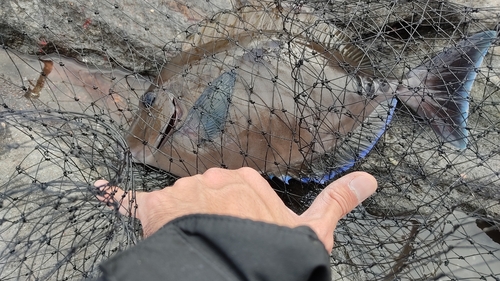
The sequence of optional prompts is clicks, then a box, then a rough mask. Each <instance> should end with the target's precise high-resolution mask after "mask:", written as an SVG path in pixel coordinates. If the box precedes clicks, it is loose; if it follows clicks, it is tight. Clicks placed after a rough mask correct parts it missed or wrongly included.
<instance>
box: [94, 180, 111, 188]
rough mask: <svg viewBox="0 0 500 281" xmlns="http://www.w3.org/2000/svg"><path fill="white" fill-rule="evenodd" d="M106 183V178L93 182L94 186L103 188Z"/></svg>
mask: <svg viewBox="0 0 500 281" xmlns="http://www.w3.org/2000/svg"><path fill="white" fill-rule="evenodd" d="M107 185H108V181H107V180H96V181H95V182H94V186H95V187H97V188H103V187H105V186H107Z"/></svg>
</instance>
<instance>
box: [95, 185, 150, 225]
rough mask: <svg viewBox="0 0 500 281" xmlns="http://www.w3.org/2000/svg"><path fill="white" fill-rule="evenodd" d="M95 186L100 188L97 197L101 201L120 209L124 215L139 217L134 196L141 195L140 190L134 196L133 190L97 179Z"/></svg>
mask: <svg viewBox="0 0 500 281" xmlns="http://www.w3.org/2000/svg"><path fill="white" fill-rule="evenodd" d="M94 186H95V187H97V188H98V189H99V192H98V194H97V199H99V200H100V201H101V202H104V203H106V205H107V206H108V207H110V208H113V209H115V210H118V211H119V212H120V214H122V215H125V216H135V217H137V213H136V211H137V208H136V206H137V205H136V204H135V202H136V200H134V198H137V197H138V196H141V195H140V193H139V192H136V193H135V196H132V192H125V191H124V190H123V189H121V188H119V187H117V186H111V185H109V183H108V181H106V180H97V181H96V182H95V183H94Z"/></svg>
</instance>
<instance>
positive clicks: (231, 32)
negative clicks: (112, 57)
mask: <svg viewBox="0 0 500 281" xmlns="http://www.w3.org/2000/svg"><path fill="white" fill-rule="evenodd" d="M495 38H496V33H495V32H494V31H485V32H482V33H478V34H475V35H473V36H470V37H468V38H466V39H464V40H463V41H460V42H458V43H457V44H456V45H455V46H453V47H450V48H447V49H445V50H443V51H442V52H441V53H439V54H437V55H436V56H435V57H434V58H431V59H429V60H428V61H427V62H425V63H423V64H422V65H420V66H418V67H416V68H414V69H413V70H411V71H409V73H407V74H406V76H405V77H404V78H400V79H388V78H378V77H377V76H376V75H375V74H374V72H373V71H370V69H373V67H372V66H371V65H372V64H371V62H370V61H369V60H368V57H367V55H366V54H365V53H364V52H363V51H362V50H360V49H359V48H358V47H356V46H355V45H354V44H353V43H352V40H351V39H350V38H349V36H347V35H346V34H345V33H343V32H342V31H341V30H339V29H337V28H336V27H335V26H333V25H332V24H331V23H328V22H327V21H326V20H323V19H321V18H319V17H316V16H315V15H314V14H313V13H308V12H305V11H299V10H297V9H290V11H289V12H288V13H287V12H286V11H285V10H284V9H282V7H280V9H278V8H275V9H272V8H269V9H268V8H254V7H244V8H242V9H240V10H239V11H237V12H222V13H220V14H218V15H216V16H215V17H213V18H212V19H210V20H207V21H205V22H203V23H201V24H200V25H199V29H198V32H197V33H195V34H194V35H192V36H190V37H188V41H187V42H184V43H183V47H182V51H181V52H180V53H179V55H177V56H175V57H173V58H172V59H171V60H170V61H169V62H168V63H167V64H166V65H165V66H164V68H163V69H162V71H161V73H160V75H159V76H158V78H157V81H156V85H160V86H156V85H152V86H151V87H150V89H149V90H148V91H147V92H146V93H145V94H144V95H143V96H142V98H141V102H140V105H139V107H140V109H139V112H138V113H137V117H136V119H135V121H134V123H133V124H132V126H131V128H130V134H129V135H128V137H127V141H128V143H129V144H130V150H131V152H132V154H133V156H134V158H135V159H136V161H139V162H142V163H145V164H149V165H152V166H156V167H159V168H161V169H164V170H167V171H169V172H171V173H172V174H174V175H177V176H187V175H192V174H196V173H200V172H203V171H205V170H206V169H208V168H210V167H227V168H239V167H242V166H250V167H253V168H256V169H257V170H259V171H261V172H262V173H263V174H267V175H268V176H270V177H279V178H281V179H282V180H284V181H288V180H289V179H290V178H296V179H299V180H301V181H303V182H311V181H312V182H318V183H324V182H325V181H328V180H330V179H332V178H333V177H334V176H335V175H337V174H338V173H340V172H343V171H346V170H347V169H349V168H351V167H352V166H353V165H354V163H355V162H356V161H357V160H359V159H361V158H363V157H365V156H366V154H367V153H368V152H369V151H370V150H371V149H372V147H373V146H374V145H375V143H376V142H377V141H378V139H379V138H380V136H381V135H382V134H383V133H384V132H385V130H386V128H387V125H388V124H389V122H390V121H391V118H392V116H393V114H394V108H395V106H396V103H397V102H398V100H399V101H400V102H402V103H404V104H405V105H406V106H407V107H409V108H410V109H412V110H413V111H414V112H415V113H416V114H418V115H419V116H421V117H422V118H424V119H425V120H427V121H428V123H429V124H430V126H432V128H433V130H434V131H435V132H436V133H437V135H438V136H439V137H440V139H441V140H442V141H443V142H446V143H449V144H451V145H453V146H455V147H457V148H459V149H464V148H465V147H466V145H467V130H466V128H465V124H466V120H467V116H468V107H469V102H468V95H469V92H470V90H471V87H472V84H473V81H474V79H475V77H476V71H477V68H478V67H479V66H480V64H481V63H482V60H483V58H484V56H485V55H486V52H487V50H488V48H489V47H490V45H491V43H492V42H493V41H494V40H495ZM325 154H328V155H329V157H330V158H331V159H333V160H332V161H330V163H334V164H333V165H330V166H329V167H327V168H324V167H322V170H320V171H318V169H316V168H315V167H316V163H317V162H319V161H320V159H321V157H323V156H324V155H325Z"/></svg>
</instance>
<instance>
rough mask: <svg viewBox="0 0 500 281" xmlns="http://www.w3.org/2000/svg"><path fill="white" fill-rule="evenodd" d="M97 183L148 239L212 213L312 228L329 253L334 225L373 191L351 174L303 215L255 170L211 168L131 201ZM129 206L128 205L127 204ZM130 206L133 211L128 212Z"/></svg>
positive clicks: (371, 184)
mask: <svg viewBox="0 0 500 281" xmlns="http://www.w3.org/2000/svg"><path fill="white" fill-rule="evenodd" d="M107 184H108V182H107V181H105V180H98V181H96V182H95V184H94V185H95V186H96V187H99V188H100V190H101V191H102V193H101V195H98V198H99V200H101V201H103V202H106V203H108V204H109V205H110V206H113V205H115V206H118V205H116V204H113V203H118V202H120V204H119V212H120V213H121V214H123V215H127V216H131V215H135V216H136V217H137V218H138V219H139V220H140V221H141V223H142V226H143V231H144V236H146V237H147V236H149V235H151V234H153V233H154V232H156V231H157V230H158V229H160V228H161V227H162V226H163V225H165V224H166V223H167V222H169V221H171V220H173V219H175V218H178V217H181V216H184V215H189V214H199V213H201V214H216V215H228V216H234V217H239V218H245V219H251V220H254V221H263V222H267V223H273V224H277V225H281V226H287V227H292V228H293V227H297V226H300V225H306V226H309V227H311V228H312V229H313V230H314V232H315V233H316V234H317V235H318V238H319V239H320V240H321V241H322V242H323V244H324V245H325V248H326V250H327V251H328V252H331V250H332V248H333V232H334V230H335V227H336V225H337V222H338V221H339V220H340V219H341V218H342V217H344V216H345V215H346V214H347V213H349V212H350V211H351V210H352V209H354V208H355V207H356V206H357V205H358V204H359V203H361V202H362V201H363V200H365V199H366V198H368V197H369V196H370V195H371V194H372V193H374V192H375V190H376V188H377V182H376V180H375V178H374V177H373V176H371V175H369V174H367V173H364V172H353V173H350V174H348V175H346V176H344V177H342V178H340V179H338V180H336V181H335V182H333V183H331V184H330V185H328V186H327V187H326V188H325V189H324V190H323V191H322V192H321V193H320V194H319V195H318V197H317V198H316V199H315V200H314V202H313V204H312V205H311V206H310V207H309V209H307V210H306V211H305V212H304V213H303V214H302V215H300V216H299V215H297V214H295V213H294V212H293V211H291V210H290V209H289V208H288V207H286V206H285V204H284V203H283V201H282V200H281V199H280V198H279V197H278V195H277V194H276V192H275V191H274V190H273V189H272V188H271V186H270V185H269V183H268V182H267V181H266V180H265V179H264V178H263V177H262V176H261V175H260V174H259V173H258V172H257V171H255V170H253V169H251V168H240V169H238V170H225V169H219V168H212V169H209V170H207V171H206V172H205V173H204V174H202V175H195V176H191V177H185V178H181V179H179V180H177V181H176V182H175V183H174V185H172V186H170V187H166V188H164V189H162V190H156V191H153V192H136V193H135V198H132V194H131V193H130V192H128V193H126V192H124V191H123V190H122V189H120V188H118V187H113V186H108V185H107ZM131 203H132V204H131ZM129 206H133V207H132V208H133V209H129Z"/></svg>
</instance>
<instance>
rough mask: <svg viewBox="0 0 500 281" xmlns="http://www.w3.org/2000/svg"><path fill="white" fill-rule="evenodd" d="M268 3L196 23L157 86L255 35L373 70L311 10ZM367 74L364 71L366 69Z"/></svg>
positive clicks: (245, 43)
mask: <svg viewBox="0 0 500 281" xmlns="http://www.w3.org/2000/svg"><path fill="white" fill-rule="evenodd" d="M271 3H274V1H270V2H269V5H264V4H263V5H260V6H244V7H242V8H240V9H238V10H237V11H229V10H227V11H222V12H219V13H217V14H216V15H214V16H213V17H211V18H210V19H207V20H204V21H202V22H200V23H198V24H196V27H197V31H196V32H194V33H192V34H189V35H188V36H187V37H186V38H185V41H183V42H182V48H181V52H180V53H179V54H178V55H176V56H174V57H173V58H172V59H171V60H170V61H169V62H168V63H167V64H166V65H165V66H164V67H163V69H162V71H161V73H160V75H159V76H158V78H157V80H156V85H161V84H163V82H165V81H167V80H168V79H170V78H171V77H172V76H174V75H176V74H178V73H180V72H181V71H182V68H183V66H185V65H188V64H191V63H193V62H195V61H198V60H201V59H203V58H204V57H206V56H210V55H212V54H215V53H219V52H223V51H225V50H228V49H230V48H232V47H234V46H236V45H237V46H241V47H242V48H245V47H246V46H248V45H249V44H250V43H251V42H252V41H253V40H254V39H255V38H257V37H265V36H268V37H276V38H282V39H283V40H284V41H285V42H286V40H293V41H294V42H295V43H298V44H302V45H304V46H306V47H309V48H311V49H312V50H314V51H316V52H317V53H319V54H321V55H323V56H325V57H326V58H327V59H329V61H330V62H331V63H332V64H335V65H345V64H346V65H347V66H348V67H351V68H353V69H355V70H367V69H372V67H371V65H372V64H371V61H370V60H369V59H368V56H367V55H366V53H365V52H364V51H363V50H361V49H360V48H358V47H357V46H356V45H354V44H352V43H351V42H352V40H351V38H350V37H349V36H348V35H347V34H346V33H345V32H343V31H342V30H340V29H338V28H337V27H336V26H335V25H333V24H331V23H329V22H328V21H329V20H328V19H323V18H321V17H318V16H317V15H315V14H314V12H313V11H311V12H309V11H302V10H301V11H295V10H293V8H290V9H286V8H283V9H281V8H280V9H278V8H276V7H275V6H274V7H273V6H272V5H271ZM365 73H366V72H365Z"/></svg>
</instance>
